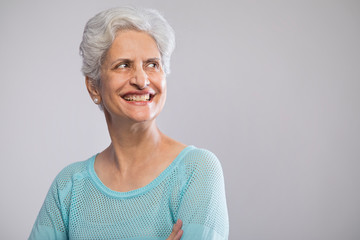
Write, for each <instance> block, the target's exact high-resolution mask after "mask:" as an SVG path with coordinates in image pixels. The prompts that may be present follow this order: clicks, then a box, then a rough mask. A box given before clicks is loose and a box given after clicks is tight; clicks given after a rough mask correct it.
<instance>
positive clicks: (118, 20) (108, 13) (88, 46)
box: [80, 7, 175, 85]
mask: <svg viewBox="0 0 360 240" xmlns="http://www.w3.org/2000/svg"><path fill="white" fill-rule="evenodd" d="M122 30H137V31H143V32H146V33H148V34H149V35H150V36H152V37H153V38H154V40H155V42H156V44H157V46H158V49H159V52H160V55H161V61H162V62H161V63H162V65H163V69H164V72H165V74H169V73H170V56H171V54H172V52H173V51H174V48H175V33H174V30H173V29H172V28H171V26H170V25H169V24H168V22H167V21H166V20H165V18H164V17H163V16H162V15H161V14H160V13H159V12H158V11H156V10H153V9H139V8H134V7H119V8H111V9H108V10H105V11H102V12H100V13H98V14H97V15H95V16H94V17H93V18H91V19H90V20H89V21H88V22H87V23H86V26H85V29H84V34H83V39H82V42H81V44H80V55H81V56H82V58H83V65H82V68H81V70H82V72H83V74H84V75H85V76H88V77H89V78H91V79H93V81H95V82H93V83H94V84H96V85H98V84H99V80H100V77H101V71H100V69H101V64H102V62H103V60H104V58H105V56H106V53H107V51H108V49H109V48H110V46H111V44H112V42H113V41H114V39H115V37H116V34H117V32H118V31H122Z"/></svg>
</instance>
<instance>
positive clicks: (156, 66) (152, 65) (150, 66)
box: [148, 63, 158, 68]
mask: <svg viewBox="0 0 360 240" xmlns="http://www.w3.org/2000/svg"><path fill="white" fill-rule="evenodd" d="M148 67H149V68H158V64H157V63H149V64H148Z"/></svg>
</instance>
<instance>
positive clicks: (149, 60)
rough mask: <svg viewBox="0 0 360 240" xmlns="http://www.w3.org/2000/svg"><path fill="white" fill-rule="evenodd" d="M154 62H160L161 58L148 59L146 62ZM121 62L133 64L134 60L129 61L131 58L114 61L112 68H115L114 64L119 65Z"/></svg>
mask: <svg viewBox="0 0 360 240" xmlns="http://www.w3.org/2000/svg"><path fill="white" fill-rule="evenodd" d="M152 61H158V62H160V58H158V57H154V58H148V59H146V60H145V61H144V62H152ZM119 62H133V60H131V59H129V58H118V59H116V60H115V61H113V62H112V63H111V64H110V66H114V64H117V63H119Z"/></svg>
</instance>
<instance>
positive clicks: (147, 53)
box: [106, 30, 160, 60]
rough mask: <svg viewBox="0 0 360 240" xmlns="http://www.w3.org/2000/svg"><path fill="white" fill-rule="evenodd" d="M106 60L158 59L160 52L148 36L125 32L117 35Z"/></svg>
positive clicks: (131, 31) (140, 33)
mask: <svg viewBox="0 0 360 240" xmlns="http://www.w3.org/2000/svg"><path fill="white" fill-rule="evenodd" d="M106 58H108V60H113V59H117V58H129V59H137V58H141V59H143V58H160V52H159V49H158V46H157V44H156V42H155V40H154V39H153V37H151V36H150V35H149V34H147V33H145V32H140V31H134V30H127V31H120V32H118V33H117V35H116V37H115V39H114V41H113V43H112V44H111V46H110V48H109V50H108V54H107V57H106Z"/></svg>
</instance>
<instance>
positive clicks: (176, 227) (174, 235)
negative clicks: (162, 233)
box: [166, 219, 184, 240]
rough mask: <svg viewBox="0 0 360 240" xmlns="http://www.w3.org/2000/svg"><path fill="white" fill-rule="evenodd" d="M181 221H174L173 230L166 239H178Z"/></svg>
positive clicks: (181, 233) (181, 232)
mask: <svg viewBox="0 0 360 240" xmlns="http://www.w3.org/2000/svg"><path fill="white" fill-rule="evenodd" d="M182 224H183V223H182V221H181V220H180V219H178V220H177V221H176V223H175V224H174V227H173V230H172V232H171V234H170V236H169V237H168V238H167V239H166V240H180V238H181V236H182V235H183V232H184V231H183V230H182V229H181V227H182Z"/></svg>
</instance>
